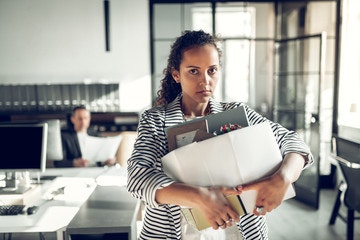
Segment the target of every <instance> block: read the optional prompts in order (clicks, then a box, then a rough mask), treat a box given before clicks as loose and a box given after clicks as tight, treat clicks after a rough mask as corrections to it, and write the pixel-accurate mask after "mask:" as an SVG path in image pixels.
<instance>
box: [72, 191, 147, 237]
mask: <svg viewBox="0 0 360 240" xmlns="http://www.w3.org/2000/svg"><path fill="white" fill-rule="evenodd" d="M139 208H140V202H139V201H136V200H134V198H133V197H132V196H131V195H130V194H129V193H128V192H127V191H126V189H125V188H124V187H119V186H97V187H96V189H95V191H94V192H93V193H92V194H91V196H90V197H89V199H88V200H87V201H86V202H85V203H84V204H83V205H82V206H81V208H80V210H79V212H78V213H77V214H76V216H75V217H74V218H73V219H72V220H71V222H70V223H69V225H68V227H67V230H66V231H67V234H68V235H70V236H73V235H105V234H112V235H113V236H117V239H119V238H120V236H121V239H129V240H135V239H136V237H137V236H136V234H137V231H136V219H137V213H138V211H139ZM120 234H122V235H120Z"/></svg>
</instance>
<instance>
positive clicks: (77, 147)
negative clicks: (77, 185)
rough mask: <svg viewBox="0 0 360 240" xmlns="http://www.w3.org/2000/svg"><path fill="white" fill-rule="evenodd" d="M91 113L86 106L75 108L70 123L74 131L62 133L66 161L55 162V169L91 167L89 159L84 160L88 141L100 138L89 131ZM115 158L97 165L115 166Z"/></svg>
mask: <svg viewBox="0 0 360 240" xmlns="http://www.w3.org/2000/svg"><path fill="white" fill-rule="evenodd" d="M90 120H91V116H90V112H89V111H88V110H87V109H86V107H85V106H78V107H75V108H74V109H73V111H72V114H71V118H70V121H71V123H72V124H73V125H74V127H73V129H71V130H70V131H67V132H62V134H61V137H62V145H63V152H64V159H63V160H62V161H54V166H55V167H87V166H90V165H91V162H90V161H89V159H86V158H84V157H83V156H84V154H83V153H84V151H85V149H86V140H87V138H89V136H98V135H97V134H94V133H91V132H90V131H89V126H90ZM114 164H115V158H110V159H107V160H106V161H104V162H97V165H98V166H99V165H100V166H102V165H108V166H111V165H114Z"/></svg>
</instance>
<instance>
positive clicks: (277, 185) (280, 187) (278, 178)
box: [243, 172, 291, 216]
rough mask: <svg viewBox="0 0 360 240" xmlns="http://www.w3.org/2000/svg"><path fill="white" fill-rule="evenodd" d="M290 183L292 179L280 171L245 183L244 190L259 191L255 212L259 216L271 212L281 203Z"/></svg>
mask: <svg viewBox="0 0 360 240" xmlns="http://www.w3.org/2000/svg"><path fill="white" fill-rule="evenodd" d="M290 184H291V181H290V180H289V179H288V178H286V177H285V176H283V175H282V174H281V173H280V172H276V173H275V174H273V175H272V176H270V177H268V178H265V179H262V180H260V181H258V182H255V183H251V184H249V185H243V191H247V190H256V191H257V197H256V204H255V206H256V208H255V209H254V211H253V213H254V214H255V215H258V216H259V215H265V214H266V213H267V212H271V211H272V210H273V209H275V208H277V207H278V206H279V205H280V204H281V202H282V200H283V199H284V196H285V193H286V191H287V189H288V187H289V185H290Z"/></svg>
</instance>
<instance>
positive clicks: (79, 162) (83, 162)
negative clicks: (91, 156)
mask: <svg viewBox="0 0 360 240" xmlns="http://www.w3.org/2000/svg"><path fill="white" fill-rule="evenodd" d="M88 165H89V160H87V159H84V158H76V159H75V160H74V161H73V166H74V167H87V166H88Z"/></svg>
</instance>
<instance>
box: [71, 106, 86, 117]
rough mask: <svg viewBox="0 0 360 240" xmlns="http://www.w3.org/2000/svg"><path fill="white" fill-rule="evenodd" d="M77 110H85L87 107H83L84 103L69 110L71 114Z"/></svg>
mask: <svg viewBox="0 0 360 240" xmlns="http://www.w3.org/2000/svg"><path fill="white" fill-rule="evenodd" d="M77 110H87V108H86V107H85V105H79V106H76V107H74V108H73V110H72V111H71V116H74V115H75V112H76V111H77Z"/></svg>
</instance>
